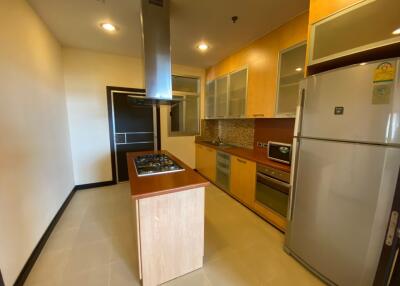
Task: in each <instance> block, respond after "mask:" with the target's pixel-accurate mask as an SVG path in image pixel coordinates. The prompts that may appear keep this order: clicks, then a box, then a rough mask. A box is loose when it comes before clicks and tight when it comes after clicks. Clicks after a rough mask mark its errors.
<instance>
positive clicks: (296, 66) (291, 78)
mask: <svg viewBox="0 0 400 286" xmlns="http://www.w3.org/2000/svg"><path fill="white" fill-rule="evenodd" d="M306 50H307V45H306V43H301V44H298V45H295V46H293V47H290V48H288V49H285V50H283V51H281V52H280V53H279V73H278V88H277V98H276V111H275V116H276V117H295V116H296V105H297V97H298V91H299V83H300V81H301V80H302V79H303V78H304V70H303V69H304V66H305V63H306Z"/></svg>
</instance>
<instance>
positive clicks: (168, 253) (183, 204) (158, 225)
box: [132, 187, 204, 286]
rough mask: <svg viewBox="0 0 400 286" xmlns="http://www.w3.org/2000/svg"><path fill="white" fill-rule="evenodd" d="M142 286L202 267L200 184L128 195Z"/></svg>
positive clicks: (170, 278) (201, 198)
mask: <svg viewBox="0 0 400 286" xmlns="http://www.w3.org/2000/svg"><path fill="white" fill-rule="evenodd" d="M132 203H133V208H134V218H135V222H136V234H137V241H138V252H139V273H140V278H141V279H142V284H143V286H155V285H160V284H162V283H164V282H166V281H169V280H172V279H174V278H176V277H179V276H182V275H184V274H186V273H189V272H191V271H194V270H196V269H199V268H201V267H203V256H204V187H200V188H195V189H189V190H185V191H180V192H175V193H169V194H164V195H159V196H154V197H147V198H142V199H132Z"/></svg>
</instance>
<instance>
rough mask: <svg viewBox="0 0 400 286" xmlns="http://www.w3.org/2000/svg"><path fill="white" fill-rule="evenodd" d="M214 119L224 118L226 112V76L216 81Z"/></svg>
mask: <svg viewBox="0 0 400 286" xmlns="http://www.w3.org/2000/svg"><path fill="white" fill-rule="evenodd" d="M215 96H216V98H215V102H216V105H215V117H217V118H224V117H226V115H227V111H228V76H224V77H220V78H218V79H217V80H216V95H215Z"/></svg>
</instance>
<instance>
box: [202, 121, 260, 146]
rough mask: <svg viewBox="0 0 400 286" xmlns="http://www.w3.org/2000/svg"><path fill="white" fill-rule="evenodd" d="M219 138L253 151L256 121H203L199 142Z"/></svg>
mask: <svg viewBox="0 0 400 286" xmlns="http://www.w3.org/2000/svg"><path fill="white" fill-rule="evenodd" d="M217 137H220V138H221V139H222V141H223V142H225V143H228V144H232V145H235V146H238V147H243V148H248V149H253V146H254V119H229V120H226V119H225V120H215V119H203V120H202V121H201V136H199V137H198V138H197V140H214V139H216V138H217Z"/></svg>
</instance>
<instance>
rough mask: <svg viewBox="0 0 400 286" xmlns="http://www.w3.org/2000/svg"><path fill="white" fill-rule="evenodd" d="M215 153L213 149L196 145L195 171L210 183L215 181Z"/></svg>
mask: <svg viewBox="0 0 400 286" xmlns="http://www.w3.org/2000/svg"><path fill="white" fill-rule="evenodd" d="M216 160H217V151H216V150H215V149H213V148H210V147H207V146H204V145H200V144H196V169H197V171H198V172H199V173H200V174H202V175H203V176H205V177H206V178H207V179H209V180H210V181H212V182H215V179H216V165H217V164H216Z"/></svg>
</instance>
